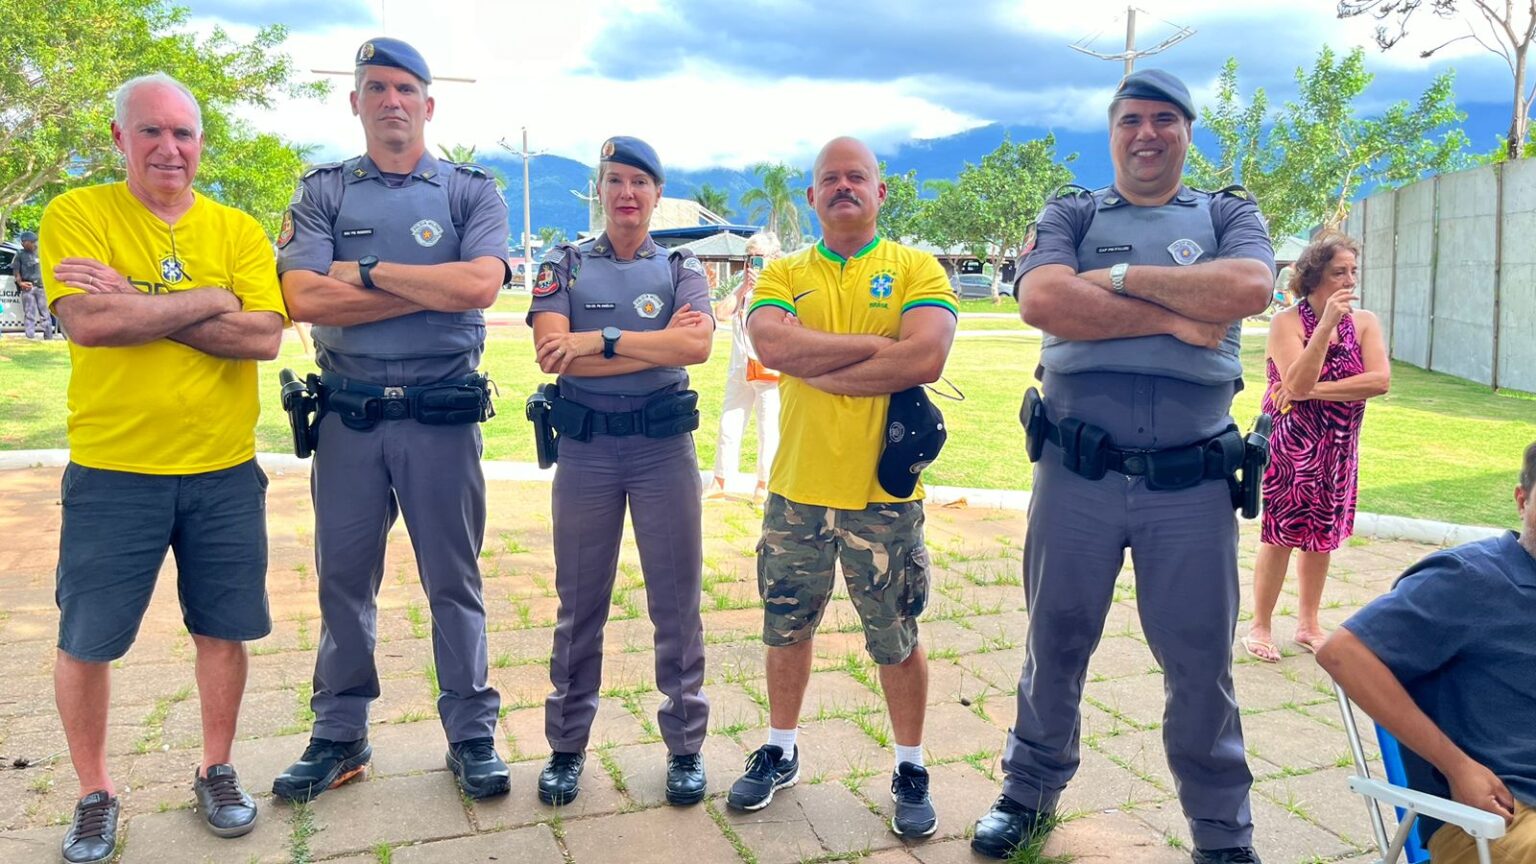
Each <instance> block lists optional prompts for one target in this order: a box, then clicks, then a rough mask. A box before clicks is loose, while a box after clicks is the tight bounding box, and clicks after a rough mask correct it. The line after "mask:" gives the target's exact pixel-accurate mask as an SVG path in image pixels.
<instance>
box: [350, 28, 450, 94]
mask: <svg viewBox="0 0 1536 864" xmlns="http://www.w3.org/2000/svg"><path fill="white" fill-rule="evenodd" d="M357 65H358V66H359V67H362V66H393V67H395V68H396V69H404V70H405V71H407V72H409V73H411V74H412V75H415V76H416V77H417V78H420V79H421V82H422V83H423V84H431V83H432V70H430V69H428V68H427V61H426V60H425V59H424V58H423V57H422V56H421V52H420V51H417V50H416V49H415V48H412V47H411V46H409V45H407V44H405V43H404V42H401V41H400V40H399V39H390V38H389V37H387V36H380V37H379V38H377V39H369V40H368V41H367V42H364V43H363V44H362V47H360V48H358V49H357Z"/></svg>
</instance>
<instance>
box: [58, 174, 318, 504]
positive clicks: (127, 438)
mask: <svg viewBox="0 0 1536 864" xmlns="http://www.w3.org/2000/svg"><path fill="white" fill-rule="evenodd" d="M38 233H39V235H41V237H40V241H39V244H38V246H39V249H38V251H39V252H40V253H41V256H42V259H43V286H44V287H45V288H46V289H47V292H48V305H49V307H50V308H51V307H52V306H53V304H54V303H56V302H58V300H59V298H60V297H67V296H69V295H71V294H82V293H84V292H83V291H81V290H80V289H78V288H72V287H70V286H68V285H64V284H62V283H60V282H58V281H57V280H55V279H54V278H53V268H54V266H55V265H56V264H58V263H59V259H61V258H94V259H96V260H97V261H100V262H102V263H104V264H106V265H107V266H108V267H111V268H112V269H113V270H116V271H117V272H118V273H121V274H122V275H123V276H125V277H127V278H128V281H129V282H132V283H133V285H134V287H135V288H138V289H139V290H140V291H142V292H144V293H146V294H165V293H169V292H173V291H186V290H189V289H191V288H204V287H219V288H224V289H226V290H229V291H232V292H234V294H235V296H237V297H239V298H240V303H241V306H242V308H243V309H244V311H246V312H276V313H277V314H278V315H280V316H282V317H283V320H284V322H285V323H286V322H287V318H288V314H287V310H286V309H285V308H284V306H283V293H282V289H281V288H280V287H279V286H278V281H277V262H276V258H275V256H274V253H273V251H272V242H271V241H270V240H268V239H267V235H266V234H265V233H264V232H263V231H262V230H261V226H260V225H259V224H257V222H256V220H255V219H252V218H251V217H250V216H248V215H247V214H245V213H242V212H240V211H239V210H236V209H234V208H233V207H226V206H225V205H223V204H220V203H218V202H216V201H213V200H210V199H208V198H206V197H204V196H203V195H201V194H198V195H197V197H196V199H195V200H194V201H193V203H192V208H191V209H190V210H188V211H187V212H186V213H184V214H182V216H181V218H180V219H178V220H176V224H175V225H174V226H171V225H167V224H166V223H165V221H164V220H162V219H161V218H160V217H158V216H156V215H155V214H154V213H151V212H150V211H149V209H148V208H146V207H145V206H144V205H143V204H142V203H140V202H139V200H138V199H137V198H135V197H133V193H132V192H129V191H128V184H126V183H105V184H102V185H100V186H88V187H84V188H81V189H74V190H71V191H69V192H65V193H64V194H63V195H60V196H59V197H57V198H55V199H53V201H51V202H50V203H49V204H48V209H47V210H45V211H43V224H42V228H41V230H40V231H39V232H38ZM69 355H70V362H71V364H72V366H73V368H72V369H71V371H70V375H69V458H70V459H71V460H72V461H74V462H77V463H79V464H81V465H84V466H86V467H88V468H104V469H107V470H110V471H133V472H136V473H139V474H200V473H203V472H206V471H218V470H221V469H224V468H230V467H233V466H235V465H239V464H240V463H241V462H245V461H247V460H249V459H250V458H251V457H252V456H254V455H255V454H256V418H257V415H258V413H259V412H260V410H261V405H260V401H259V400H258V399H257V394H256V361H255V360H233V359H228V358H224V357H215V356H213V355H211V354H204V353H203V352H202V351H199V350H197V349H196V348H193V347H191V346H188V345H183V344H181V343H180V342H175V341H172V340H171V339H156V340H154V341H152V342H145V343H144V344H142V345H128V346H123V347H97V348H88V347H85V346H83V345H79V344H77V343H75V342H71V343H70V344H69Z"/></svg>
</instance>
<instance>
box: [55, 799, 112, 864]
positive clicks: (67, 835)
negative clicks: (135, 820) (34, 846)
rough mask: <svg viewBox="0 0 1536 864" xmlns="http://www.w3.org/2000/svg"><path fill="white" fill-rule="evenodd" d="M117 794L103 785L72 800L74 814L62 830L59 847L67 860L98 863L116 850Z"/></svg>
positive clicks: (85, 863) (70, 861)
mask: <svg viewBox="0 0 1536 864" xmlns="http://www.w3.org/2000/svg"><path fill="white" fill-rule="evenodd" d="M117 811H118V804H117V798H115V797H113V796H111V795H108V794H107V791H106V790H105V789H98V790H96V791H95V792H92V793H91V794H89V795H87V796H85V797H84V798H81V799H80V800H79V801H78V802H76V803H75V818H74V820H73V821H71V822H70V823H69V830H68V831H65V832H64V842H63V843H62V844H60V846H59V851H60V852H62V853H63V855H64V860H65V861H68V862H69V864H99V862H102V861H109V860H111V858H112V853H113V852H116V851H117Z"/></svg>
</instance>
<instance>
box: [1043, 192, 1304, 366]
mask: <svg viewBox="0 0 1536 864" xmlns="http://www.w3.org/2000/svg"><path fill="white" fill-rule="evenodd" d="M1221 258H1252V259H1254V260H1257V261H1262V262H1264V264H1265V265H1266V266H1268V267H1269V272H1270V273H1271V274H1273V273H1274V272H1275V252H1274V247H1273V246H1272V245H1271V243H1270V239H1269V229H1268V228H1267V227H1266V226H1265V224H1264V220H1263V218H1262V217H1261V216H1260V215H1259V208H1258V206H1257V205H1256V204H1255V203H1254V201H1253V200H1252V199H1251V198H1249V197H1247V195H1246V193H1242V194H1238V192H1236V191H1228V190H1224V191H1223V192H1219V193H1210V192H1204V191H1201V190H1198V189H1191V188H1188V187H1185V186H1181V187H1179V190H1178V192H1177V193H1176V194H1175V195H1174V197H1173V198H1172V200H1170V201H1168V202H1167V203H1166V204H1163V205H1162V206H1160V207H1138V206H1136V205H1133V204H1131V203H1130V202H1128V201H1126V200H1125V199H1124V198H1123V197H1121V195H1120V193H1119V192H1118V191H1116V190H1115V189H1114V187H1106V188H1104V189H1099V190H1096V191H1093V192H1089V191H1088V190H1086V189H1082V188H1081V187H1073V191H1070V192H1067V193H1066V194H1058V195H1057V196H1056V197H1055V198H1053V199H1052V200H1051V201H1050V202H1049V203H1048V204H1046V207H1045V210H1044V212H1042V213H1041V215H1040V222H1039V225H1038V227H1037V229H1036V244H1035V248H1034V249H1032V250H1030V252H1029V254H1028V255H1027V256H1025V258H1024V260H1023V261H1022V262H1021V263H1020V266H1019V278H1023V276H1024V274H1027V273H1028V272H1029V271H1031V270H1034V269H1035V268H1036V267H1041V266H1044V265H1046V264H1065V265H1066V266H1068V267H1071V268H1072V270H1073V272H1076V273H1083V272H1086V271H1089V270H1100V269H1107V268H1109V267H1113V266H1114V265H1116V264H1120V263H1126V264H1138V265H1156V266H1167V267H1178V266H1187V265H1191V264H1198V263H1202V262H1206V261H1213V260H1217V259H1221ZM1241 335H1242V322H1241V321H1239V322H1235V323H1233V324H1232V326H1231V327H1230V328H1228V330H1227V334H1226V338H1225V339H1223V341H1222V344H1221V345H1220V347H1218V348H1201V347H1198V346H1195V345H1189V344H1186V343H1184V342H1180V341H1179V340H1178V339H1176V338H1174V337H1172V336H1168V335H1155V336H1137V337H1132V338H1125V339H1100V340H1091V341H1073V340H1069V339H1062V338H1059V337H1056V336H1052V335H1050V334H1046V335H1045V338H1044V340H1043V342H1042V346H1043V347H1042V348H1041V351H1040V365H1041V366H1042V367H1043V368H1044V369H1045V370H1046V371H1047V372H1053V373H1058V374H1075V373H1079V372H1123V373H1130V374H1141V375H1161V376H1165V377H1169V378H1176V379H1179V380H1182V381H1188V382H1190V383H1193V384H1201V385H1234V384H1235V383H1240V382H1241V380H1242V375H1243V367H1242V362H1241V360H1240V359H1239V357H1238V351H1239V349H1240V347H1241V345H1240V339H1241Z"/></svg>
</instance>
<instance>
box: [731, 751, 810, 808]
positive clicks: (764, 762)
mask: <svg viewBox="0 0 1536 864" xmlns="http://www.w3.org/2000/svg"><path fill="white" fill-rule="evenodd" d="M799 780H800V748H798V747H796V748H795V754H794V755H793V756H791V757H790V758H788V759H785V758H784V749H783V748H782V747H775V746H774V745H772V744H764V745H763V746H761V747H759V748H757V752H755V753H753V754H752V755H751V756H748V757H747V773H745V774H743V775H741V777H740V778H739V779H737V781H736V782H735V783H733V784H731V794H730V795H728V796H726V799H725V803H726V804H728V805H729V806H731V807H734V808H736V809H737V810H761V809H763V808H764V807H767V806H768V802H770V801H772V800H773V793H774V792H775V791H777V790H779V789H784V788H787V787H789V786H793V785H795V783H797V782H798V781H799Z"/></svg>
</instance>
